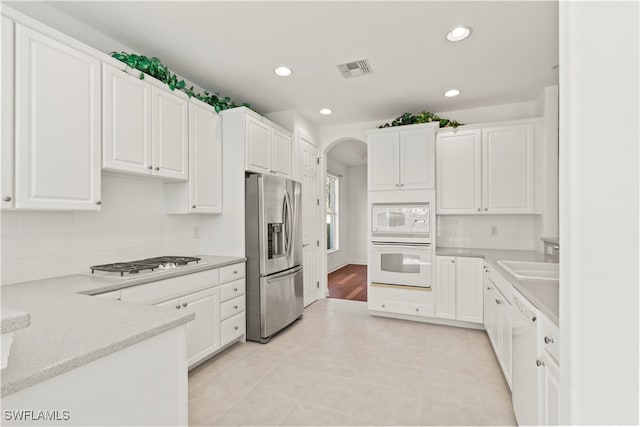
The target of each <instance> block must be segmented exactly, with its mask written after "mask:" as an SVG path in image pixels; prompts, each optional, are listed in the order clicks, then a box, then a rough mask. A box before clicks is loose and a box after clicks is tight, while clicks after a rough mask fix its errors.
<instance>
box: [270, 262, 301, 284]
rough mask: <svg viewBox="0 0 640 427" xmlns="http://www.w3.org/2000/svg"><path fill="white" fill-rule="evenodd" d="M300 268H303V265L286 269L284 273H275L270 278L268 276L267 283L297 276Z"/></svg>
mask: <svg viewBox="0 0 640 427" xmlns="http://www.w3.org/2000/svg"><path fill="white" fill-rule="evenodd" d="M300 270H302V266H301V265H299V266H297V267H294V268H292V269H290V270H287V271H284V272H282V273H278V274H274V275H273V276H269V278H267V283H272V282H277V281H279V280H282V279H286V278H288V277H291V276H295V274H296V273H297V272H298V271H300Z"/></svg>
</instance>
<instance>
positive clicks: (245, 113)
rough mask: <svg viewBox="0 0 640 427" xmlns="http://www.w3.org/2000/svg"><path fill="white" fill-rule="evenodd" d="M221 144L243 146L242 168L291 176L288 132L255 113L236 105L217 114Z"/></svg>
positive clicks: (290, 140)
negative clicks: (221, 136)
mask: <svg viewBox="0 0 640 427" xmlns="http://www.w3.org/2000/svg"><path fill="white" fill-rule="evenodd" d="M220 115H221V117H222V121H223V126H224V129H225V130H224V134H225V137H224V138H225V144H226V143H227V140H228V141H229V142H228V143H229V144H241V145H244V155H245V170H246V171H249V172H258V173H266V174H272V175H278V176H282V177H285V178H291V176H292V155H293V143H292V138H291V132H289V131H287V130H285V129H283V128H281V127H280V126H278V125H277V124H275V123H273V122H271V121H270V120H268V119H266V118H264V117H262V116H260V115H259V114H257V113H256V112H254V111H252V110H250V109H248V108H246V107H238V108H232V109H230V110H225V111H222V112H221V113H220Z"/></svg>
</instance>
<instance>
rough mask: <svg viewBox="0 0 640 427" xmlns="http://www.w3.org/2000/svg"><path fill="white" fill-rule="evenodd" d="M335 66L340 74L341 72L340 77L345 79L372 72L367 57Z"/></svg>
mask: <svg viewBox="0 0 640 427" xmlns="http://www.w3.org/2000/svg"><path fill="white" fill-rule="evenodd" d="M336 67H338V71H340V74H342V77H344V78H345V79H350V78H351V77H359V76H364V75H366V74H371V73H372V72H373V71H372V70H371V65H369V60H368V59H367V58H365V59H360V60H358V61H352V62H347V63H346V64H340V65H336Z"/></svg>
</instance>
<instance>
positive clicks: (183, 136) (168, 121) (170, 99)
mask: <svg viewBox="0 0 640 427" xmlns="http://www.w3.org/2000/svg"><path fill="white" fill-rule="evenodd" d="M151 105H152V113H151V117H152V119H151V123H152V141H153V154H152V162H153V171H154V175H157V176H161V177H164V178H173V179H178V180H184V179H187V174H188V170H187V169H188V166H187V164H188V159H189V157H188V156H189V138H188V132H189V130H188V129H189V122H188V118H187V117H188V109H189V107H188V105H189V102H188V100H187V96H186V95H184V94H181V93H179V92H171V91H169V90H164V89H160V88H158V87H155V86H154V87H153V88H152V89H151Z"/></svg>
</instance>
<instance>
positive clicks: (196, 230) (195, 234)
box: [193, 227, 200, 239]
mask: <svg viewBox="0 0 640 427" xmlns="http://www.w3.org/2000/svg"><path fill="white" fill-rule="evenodd" d="M193 238H194V239H198V238H200V229H199V228H198V227H193Z"/></svg>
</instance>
